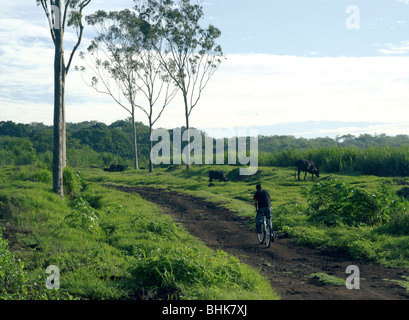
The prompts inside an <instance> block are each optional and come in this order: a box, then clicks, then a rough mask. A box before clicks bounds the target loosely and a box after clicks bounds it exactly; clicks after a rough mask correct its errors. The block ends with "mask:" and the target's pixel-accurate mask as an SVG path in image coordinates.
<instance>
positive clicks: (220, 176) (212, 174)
mask: <svg viewBox="0 0 409 320" xmlns="http://www.w3.org/2000/svg"><path fill="white" fill-rule="evenodd" d="M213 179H216V180H220V181H224V182H227V178H226V175H225V174H224V172H223V171H209V182H212V181H213Z"/></svg>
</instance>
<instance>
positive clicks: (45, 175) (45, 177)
mask: <svg viewBox="0 0 409 320" xmlns="http://www.w3.org/2000/svg"><path fill="white" fill-rule="evenodd" d="M32 179H33V180H34V181H36V182H43V183H51V182H52V181H53V175H52V173H51V171H50V170H48V169H40V170H37V171H36V172H35V173H34V174H33V177H32Z"/></svg>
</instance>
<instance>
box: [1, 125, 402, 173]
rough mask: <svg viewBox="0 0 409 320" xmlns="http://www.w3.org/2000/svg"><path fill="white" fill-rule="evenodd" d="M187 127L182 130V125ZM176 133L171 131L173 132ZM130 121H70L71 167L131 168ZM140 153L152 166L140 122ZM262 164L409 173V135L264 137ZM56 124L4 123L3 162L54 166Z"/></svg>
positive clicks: (143, 161) (146, 134)
mask: <svg viewBox="0 0 409 320" xmlns="http://www.w3.org/2000/svg"><path fill="white" fill-rule="evenodd" d="M182 129H183V128H182ZM169 132H170V133H172V130H169ZM132 134H133V132H132V123H131V121H130V119H128V120H120V121H116V122H114V123H112V124H110V125H106V124H103V123H100V122H97V121H85V122H81V123H67V161H68V165H69V166H71V167H90V166H96V167H103V166H109V165H110V164H119V163H120V164H127V165H129V166H130V167H132V158H133V153H132V150H133V149H132ZM137 139H138V156H139V161H140V164H141V167H142V168H144V167H145V168H147V167H148V166H149V150H150V149H149V147H150V136H149V127H148V126H146V125H144V124H143V123H141V122H138V123H137ZM258 143H259V165H260V166H278V167H288V166H294V161H295V160H296V159H297V158H309V159H311V160H313V161H314V162H315V163H316V165H317V166H318V167H320V169H321V170H323V171H326V172H350V171H359V172H362V173H363V174H374V175H381V176H391V175H394V176H407V175H409V136H408V135H398V136H393V137H391V136H387V135H385V134H380V135H369V134H362V135H360V136H353V135H344V136H338V137H337V138H335V139H332V138H328V137H326V138H314V139H305V138H296V137H294V136H260V137H259V141H258ZM52 148H53V128H52V126H47V125H44V124H42V123H31V124H20V123H14V122H12V121H2V122H0V165H7V164H10V165H24V164H30V163H33V162H34V161H40V162H42V163H44V164H45V165H46V166H47V167H51V163H52V150H53V149H52Z"/></svg>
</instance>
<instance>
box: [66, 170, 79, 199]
mask: <svg viewBox="0 0 409 320" xmlns="http://www.w3.org/2000/svg"><path fill="white" fill-rule="evenodd" d="M63 179H64V194H66V195H67V196H68V197H70V198H71V199H73V198H76V197H78V196H79V195H80V193H81V191H82V189H83V185H82V182H81V176H80V175H79V173H78V172H75V171H74V170H73V169H72V168H70V167H65V168H64V171H63Z"/></svg>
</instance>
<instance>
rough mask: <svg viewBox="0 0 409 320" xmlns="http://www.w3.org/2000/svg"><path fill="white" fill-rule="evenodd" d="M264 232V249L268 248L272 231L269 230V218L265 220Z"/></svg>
mask: <svg viewBox="0 0 409 320" xmlns="http://www.w3.org/2000/svg"><path fill="white" fill-rule="evenodd" d="M265 230H266V235H265V240H266V247H267V248H270V245H271V240H272V236H273V235H272V229H271V220H270V219H269V218H267V219H266V223H265Z"/></svg>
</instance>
